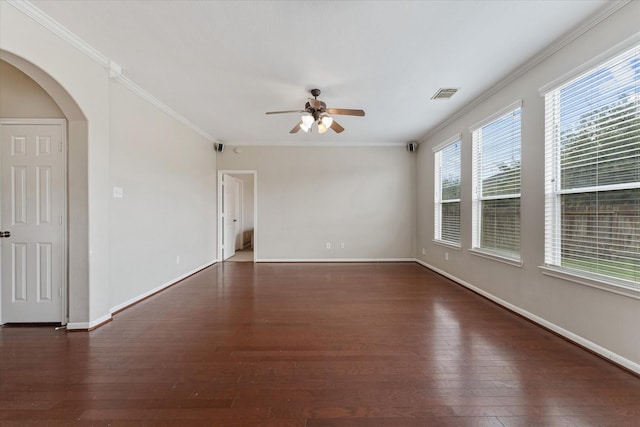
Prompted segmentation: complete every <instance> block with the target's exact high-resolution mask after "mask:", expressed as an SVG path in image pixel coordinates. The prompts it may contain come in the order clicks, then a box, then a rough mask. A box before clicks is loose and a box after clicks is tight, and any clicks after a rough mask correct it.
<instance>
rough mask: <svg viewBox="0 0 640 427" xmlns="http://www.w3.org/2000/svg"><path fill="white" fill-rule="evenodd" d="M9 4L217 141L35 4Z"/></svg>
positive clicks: (153, 102) (115, 77)
mask: <svg viewBox="0 0 640 427" xmlns="http://www.w3.org/2000/svg"><path fill="white" fill-rule="evenodd" d="M6 2H7V3H8V4H10V5H11V6H13V7H15V8H16V9H18V10H19V11H20V12H22V13H24V14H25V15H27V16H28V17H30V18H31V19H33V20H34V21H35V22H37V23H38V24H40V25H42V26H43V27H44V28H46V29H47V30H49V31H51V32H52V33H53V34H55V35H56V36H58V37H60V39H62V40H63V41H65V42H66V43H68V44H69V45H70V46H72V47H74V48H75V49H77V50H79V51H80V52H82V53H83V54H85V55H86V56H88V57H89V58H90V59H92V60H93V61H95V62H96V63H98V64H99V65H100V66H101V67H102V68H104V69H105V70H106V71H107V72H108V73H109V77H110V78H111V79H113V80H115V81H117V82H119V83H121V84H122V85H123V86H125V87H127V88H128V89H129V90H131V91H132V92H134V93H135V94H136V95H138V96H139V97H140V98H142V99H144V100H145V101H147V102H148V103H150V104H151V105H153V106H154V107H156V108H157V109H159V110H160V111H162V112H164V113H166V114H167V115H168V116H170V117H172V118H173V119H175V120H177V121H179V122H180V123H182V124H184V125H185V126H187V127H188V128H190V129H191V130H193V131H194V132H196V133H197V134H198V135H200V136H202V137H203V138H205V139H206V140H208V141H210V142H214V141H216V138H214V137H213V136H211V135H210V134H209V133H207V132H206V131H204V130H202V129H201V128H200V127H198V126H197V125H195V124H194V123H192V122H190V121H189V120H187V119H186V118H185V117H184V116H182V115H181V114H179V113H178V112H177V111H175V110H173V109H172V108H171V107H169V106H168V105H166V104H165V103H163V102H162V101H160V100H159V99H158V98H156V97H154V96H153V95H151V94H150V93H149V92H147V91H146V90H144V89H142V88H141V87H140V86H138V85H137V84H136V83H135V82H133V81H132V80H131V79H129V78H128V77H126V76H125V75H123V74H122V68H121V67H120V66H119V65H118V64H117V63H116V62H114V61H112V60H111V59H109V58H107V57H106V56H105V55H103V54H102V53H101V52H100V51H98V50H97V49H95V48H94V47H93V46H91V45H90V44H88V43H87V42H85V41H84V40H82V39H81V38H80V37H78V36H77V35H75V34H74V33H72V32H71V31H69V30H68V29H67V28H66V27H65V26H63V25H62V24H61V23H59V22H58V21H56V20H55V19H53V18H52V17H50V16H49V15H47V14H46V13H44V12H43V11H42V10H40V9H38V8H37V7H36V6H35V5H34V4H33V3H31V2H30V1H27V0H6Z"/></svg>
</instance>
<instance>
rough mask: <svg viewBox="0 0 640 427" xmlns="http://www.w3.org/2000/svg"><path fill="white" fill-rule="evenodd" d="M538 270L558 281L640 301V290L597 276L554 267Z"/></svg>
mask: <svg viewBox="0 0 640 427" xmlns="http://www.w3.org/2000/svg"><path fill="white" fill-rule="evenodd" d="M538 268H540V270H542V274H545V275H547V276H551V277H556V278H558V279H564V280H568V281H570V282H574V283H579V284H581V285H586V286H590V287H592V288H596V289H601V290H603V291H607V292H612V293H614V294H618V295H624V296H626V297H630V298H635V299H640V289H636V288H633V287H630V286H626V285H624V284H622V283H618V282H614V281H609V280H606V279H601V278H600V277H595V275H593V276H592V275H589V274H586V273H585V274H581V273H579V272H577V271H573V270H567V269H564V268H560V267H552V266H548V265H541V266H539V267H538Z"/></svg>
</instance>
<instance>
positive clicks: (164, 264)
mask: <svg viewBox="0 0 640 427" xmlns="http://www.w3.org/2000/svg"><path fill="white" fill-rule="evenodd" d="M21 7H26V8H27V9H28V7H29V5H28V4H22V6H21ZM38 20H41V18H40V17H37V16H36V18H35V19H32V18H31V17H30V16H28V15H27V14H25V13H23V12H22V11H21V10H18V9H17V8H16V7H14V6H13V5H11V4H9V3H7V2H4V1H0V57H1V58H2V59H3V60H5V61H6V62H8V63H9V64H11V65H12V66H14V67H16V68H18V69H19V70H21V71H22V72H24V73H25V74H26V75H27V76H29V77H30V78H31V79H33V81H35V82H36V83H38V84H39V85H40V86H41V87H42V88H43V89H44V90H45V91H46V92H47V93H48V94H49V95H50V97H51V99H52V100H53V101H54V102H55V103H56V104H57V105H58V107H59V108H60V111H61V112H62V113H63V115H64V117H66V119H67V122H68V135H69V137H68V139H69V141H68V145H69V150H68V168H69V170H68V184H69V185H68V187H69V188H68V192H69V197H68V200H69V255H70V256H69V308H70V310H69V315H70V318H69V327H70V328H71V329H75V328H78V329H83V328H90V327H93V326H96V325H98V324H99V323H100V322H102V321H105V320H108V319H109V318H110V317H111V312H112V311H113V309H114V308H115V309H117V308H120V307H123V306H125V305H126V304H128V303H130V302H133V301H135V300H136V299H137V298H139V297H141V296H145V295H146V294H148V293H149V292H152V291H154V290H156V289H158V288H160V287H162V286H164V285H166V284H168V283H170V282H172V281H174V280H176V279H179V278H180V277H182V276H184V275H185V274H188V273H190V272H192V271H193V270H194V269H196V268H200V267H201V266H203V265H206V264H208V263H211V262H213V261H214V260H215V242H216V230H215V206H216V205H215V200H216V189H215V170H216V165H215V159H216V158H215V151H214V150H213V147H212V144H211V143H210V142H208V141H206V139H205V138H203V137H202V136H199V134H198V133H196V132H194V131H192V130H190V129H189V128H188V127H187V126H186V125H184V124H182V123H181V122H178V121H176V120H174V119H172V118H171V117H170V116H169V115H167V114H165V113H164V112H161V111H160V110H159V109H158V108H156V107H154V106H152V105H151V104H149V103H147V102H146V101H143V100H142V99H141V98H140V97H139V96H138V95H136V94H134V93H132V92H131V91H129V89H126V88H125V87H123V85H122V84H121V83H119V82H117V81H115V80H111V79H110V76H109V71H108V70H107V69H106V68H105V63H104V61H103V59H102V58H101V57H100V56H99V55H96V54H95V53H87V52H83V51H81V50H79V49H78V48H77V47H75V46H74V45H73V40H65V39H63V38H62V37H60V36H58V35H56V34H54V33H52V32H51V31H50V30H48V29H47V28H48V27H47V24H46V23H45V24H41V23H40V22H38ZM45 21H46V19H45ZM27 86H28V87H30V88H33V87H34V86H33V85H30V84H27ZM40 95H41V94H40ZM7 96H8V94H5V93H0V97H2V98H3V100H2V101H0V105H4V104H3V103H4V101H5V97H7ZM14 98H15V97H13V95H12V96H11V99H14ZM11 99H9V100H8V101H7V103H9V102H11V103H12V102H13V101H11ZM21 102H22V101H21ZM49 107H51V106H49ZM49 107H48V108H49ZM12 109H13V110H10V111H17V110H16V109H15V108H14V107H12ZM50 110H51V108H49V110H48V111H50ZM21 114H24V116H25V117H28V116H32V117H38V115H40V114H42V112H41V111H39V110H37V109H33V111H32V112H24V111H23V112H22V113H21ZM114 185H116V186H120V187H123V188H124V191H125V193H124V194H125V198H123V199H113V198H112V194H113V193H112V187H113V186H114ZM207 231H209V232H207ZM177 256H180V263H179V264H177V263H176V257H177Z"/></svg>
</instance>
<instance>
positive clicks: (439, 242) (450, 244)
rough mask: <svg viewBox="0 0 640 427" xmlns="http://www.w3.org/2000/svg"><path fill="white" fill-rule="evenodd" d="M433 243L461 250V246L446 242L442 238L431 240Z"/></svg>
mask: <svg viewBox="0 0 640 427" xmlns="http://www.w3.org/2000/svg"><path fill="white" fill-rule="evenodd" d="M432 242H433V243H435V244H436V245H439V246H444V247H446V248H451V249H455V250H456V251H460V250H462V247H461V246H460V245H456V244H455V243H450V242H446V241H444V240H435V239H434V240H432Z"/></svg>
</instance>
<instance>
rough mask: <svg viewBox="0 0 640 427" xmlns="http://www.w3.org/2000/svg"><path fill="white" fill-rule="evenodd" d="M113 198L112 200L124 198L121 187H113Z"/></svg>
mask: <svg viewBox="0 0 640 427" xmlns="http://www.w3.org/2000/svg"><path fill="white" fill-rule="evenodd" d="M113 198H114V199H122V198H124V190H123V189H122V187H113Z"/></svg>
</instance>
